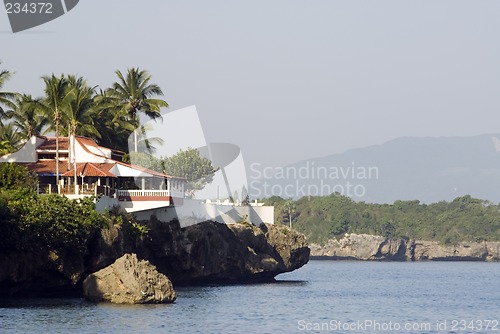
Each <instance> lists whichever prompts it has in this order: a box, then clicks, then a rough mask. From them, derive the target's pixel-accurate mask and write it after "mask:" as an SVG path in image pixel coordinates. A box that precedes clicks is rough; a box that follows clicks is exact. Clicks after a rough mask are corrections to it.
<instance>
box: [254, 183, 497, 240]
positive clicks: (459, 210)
mask: <svg viewBox="0 0 500 334" xmlns="http://www.w3.org/2000/svg"><path fill="white" fill-rule="evenodd" d="M264 201H265V202H266V204H269V205H274V206H275V221H277V222H282V223H283V224H288V222H287V221H284V220H283V217H282V215H281V211H282V210H281V208H282V207H283V205H284V203H286V201H285V200H284V199H281V198H279V197H272V198H269V199H266V200H264ZM295 207H296V213H297V222H296V223H295V224H294V228H295V229H297V230H298V231H300V232H302V233H304V234H305V235H306V236H307V237H308V239H309V241H311V242H317V243H323V242H325V241H326V240H327V239H331V238H339V237H341V236H342V235H344V234H345V233H366V234H374V235H382V236H385V237H403V238H415V239H422V240H435V241H438V242H440V243H443V244H456V243H458V242H460V241H499V240H500V205H494V204H492V203H490V202H488V201H483V200H480V199H475V198H472V197H471V196H469V195H465V196H462V197H458V198H456V199H455V200H453V201H451V202H444V201H442V202H438V203H433V204H422V203H420V202H419V201H395V202H394V203H393V204H369V203H364V202H355V201H353V200H351V199H350V198H348V197H345V196H341V195H340V194H338V193H335V194H332V195H330V196H324V197H313V196H311V197H303V198H301V199H299V200H297V201H295Z"/></svg>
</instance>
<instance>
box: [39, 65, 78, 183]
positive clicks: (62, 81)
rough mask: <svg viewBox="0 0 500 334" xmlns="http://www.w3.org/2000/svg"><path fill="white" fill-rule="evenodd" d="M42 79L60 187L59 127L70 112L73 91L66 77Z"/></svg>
mask: <svg viewBox="0 0 500 334" xmlns="http://www.w3.org/2000/svg"><path fill="white" fill-rule="evenodd" d="M42 79H43V81H44V83H45V98H44V99H43V100H42V103H41V104H40V107H41V108H42V110H44V112H45V114H46V115H47V116H48V117H49V118H50V119H51V121H52V124H50V126H49V128H48V130H49V131H50V130H54V131H55V136H56V184H57V185H59V134H60V131H59V130H60V129H59V127H60V125H61V115H62V114H63V113H65V112H66V111H67V110H68V106H69V102H70V100H71V98H72V90H71V89H70V87H69V82H68V80H67V79H66V77H65V76H64V75H61V76H60V77H56V76H55V75H54V74H52V76H44V77H42Z"/></svg>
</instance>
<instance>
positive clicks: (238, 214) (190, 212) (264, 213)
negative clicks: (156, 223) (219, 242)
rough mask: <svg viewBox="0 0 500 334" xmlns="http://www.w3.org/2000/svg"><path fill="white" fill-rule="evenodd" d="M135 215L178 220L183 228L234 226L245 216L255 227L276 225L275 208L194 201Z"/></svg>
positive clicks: (142, 217) (145, 217)
mask: <svg viewBox="0 0 500 334" xmlns="http://www.w3.org/2000/svg"><path fill="white" fill-rule="evenodd" d="M134 215H135V216H136V218H137V219H139V220H147V219H150V218H151V216H153V215H154V216H156V218H158V219H159V220H161V221H166V222H168V221H171V220H172V219H174V218H178V219H179V222H180V225H181V227H186V226H190V225H194V224H197V223H200V222H202V221H205V220H214V221H217V222H219V223H225V224H234V223H236V222H240V221H242V220H243V216H244V215H246V216H248V218H247V221H248V222H250V223H253V224H255V225H260V224H261V223H269V224H274V207H272V206H259V207H255V206H231V205H217V204H204V203H202V202H201V201H197V200H193V199H184V203H183V205H180V206H176V207H168V208H158V209H151V210H143V211H136V212H134Z"/></svg>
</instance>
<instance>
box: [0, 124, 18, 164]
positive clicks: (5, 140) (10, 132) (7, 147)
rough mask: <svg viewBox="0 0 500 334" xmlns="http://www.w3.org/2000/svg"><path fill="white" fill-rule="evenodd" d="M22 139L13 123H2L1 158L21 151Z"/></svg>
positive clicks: (0, 131) (0, 133)
mask: <svg viewBox="0 0 500 334" xmlns="http://www.w3.org/2000/svg"><path fill="white" fill-rule="evenodd" d="M21 140H22V138H21V136H20V135H19V132H18V131H17V128H16V127H15V126H14V124H12V123H8V124H2V123H0V156H1V155H5V154H8V153H12V152H15V151H17V150H18V149H19V147H20V145H21V143H22V141H21Z"/></svg>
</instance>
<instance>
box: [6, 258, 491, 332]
mask: <svg viewBox="0 0 500 334" xmlns="http://www.w3.org/2000/svg"><path fill="white" fill-rule="evenodd" d="M277 278H278V279H279V282H277V283H274V284H255V285H230V286H204V287H189V288H186V287H183V288H178V289H176V290H177V293H178V299H177V301H176V302H175V303H174V304H171V305H139V306H120V305H111V304H97V305H96V304H93V303H89V302H85V301H84V300H81V299H34V300H0V333H46V334H49V333H112V334H117V333H134V334H138V333H294V332H296V333H328V332H331V333H496V332H498V333H500V323H499V321H500V284H499V283H500V279H499V278H500V263H476V262H441V263H399V262H384V263H379V262H376V263H374V262H334V261H310V262H309V264H307V265H306V266H304V267H303V268H301V269H299V270H297V271H295V272H292V273H288V274H283V275H280V276H278V277H277Z"/></svg>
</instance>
